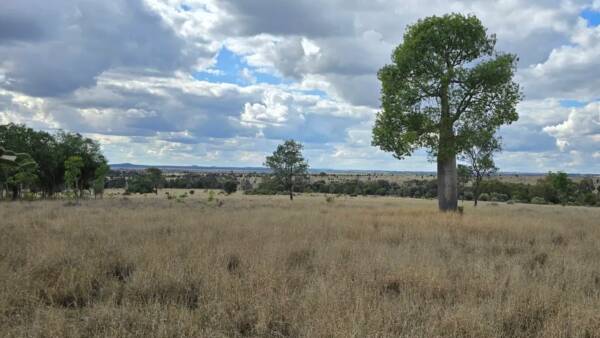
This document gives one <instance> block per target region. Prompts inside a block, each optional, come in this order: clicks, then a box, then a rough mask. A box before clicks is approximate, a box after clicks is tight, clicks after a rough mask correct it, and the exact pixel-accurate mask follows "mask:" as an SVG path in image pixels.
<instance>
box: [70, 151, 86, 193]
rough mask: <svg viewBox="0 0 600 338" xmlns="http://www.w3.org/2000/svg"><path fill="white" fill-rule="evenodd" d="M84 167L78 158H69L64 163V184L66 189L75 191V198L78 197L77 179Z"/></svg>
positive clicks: (81, 160)
mask: <svg viewBox="0 0 600 338" xmlns="http://www.w3.org/2000/svg"><path fill="white" fill-rule="evenodd" d="M84 165H85V164H84V163H83V159H82V158H81V157H80V156H71V157H69V158H68V159H67V160H66V161H65V183H66V185H67V187H69V188H71V189H73V190H74V191H75V196H76V197H79V195H78V191H79V178H80V177H81V169H82V168H83V166H84Z"/></svg>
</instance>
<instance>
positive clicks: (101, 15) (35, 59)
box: [0, 0, 213, 97]
mask: <svg viewBox="0 0 600 338" xmlns="http://www.w3.org/2000/svg"><path fill="white" fill-rule="evenodd" d="M34 8H35V10H33V9H34ZM0 13H2V14H0V15H2V17H0V22H3V25H5V26H9V27H7V29H2V31H3V33H2V34H3V35H0V60H3V61H0V70H1V71H0V73H3V77H4V84H3V87H4V88H6V89H10V90H14V91H19V92H22V93H25V94H28V95H32V96H44V97H49V96H58V95H64V94H68V93H70V92H72V91H74V90H76V89H79V88H82V87H91V86H94V85H95V83H96V79H97V77H98V76H99V75H100V74H102V73H103V72H104V71H107V70H111V69H117V68H121V69H128V70H132V71H136V72H139V71H145V72H154V73H165V74H169V73H172V72H174V71H176V70H179V69H188V68H190V67H191V66H192V65H194V64H195V63H196V62H197V60H196V59H197V58H201V57H208V58H212V57H213V54H212V53H210V52H209V51H208V50H207V49H206V48H205V47H203V46H195V48H194V49H193V50H191V49H189V48H188V45H187V44H186V41H185V40H184V39H182V37H181V36H179V35H178V34H177V33H176V32H175V31H174V30H173V29H172V28H171V27H170V26H169V25H168V24H166V23H165V22H164V20H163V19H162V18H161V16H160V15H158V14H157V13H155V12H153V11H152V10H151V9H150V8H149V7H148V6H147V5H146V4H145V3H144V2H143V1H126V0H115V1H90V0H85V1H71V0H57V1H52V2H48V1H8V2H6V1H3V2H2V3H1V4H0ZM6 16H8V17H9V18H10V19H9V20H8V21H4V20H3V18H4V17H6ZM23 27H30V28H27V29H23Z"/></svg>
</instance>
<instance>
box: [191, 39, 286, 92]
mask: <svg viewBox="0 0 600 338" xmlns="http://www.w3.org/2000/svg"><path fill="white" fill-rule="evenodd" d="M244 68H246V69H248V71H250V73H251V76H252V77H253V78H254V79H256V82H257V83H267V84H274V85H278V84H289V83H291V81H288V80H285V79H282V78H280V77H278V76H275V75H272V74H267V73H263V72H260V71H257V70H256V68H254V67H252V66H250V65H248V63H247V62H246V61H245V60H244V59H243V58H242V57H241V56H239V55H237V54H235V53H234V52H232V51H230V50H229V49H227V48H226V47H222V48H221V50H220V51H219V54H218V55H217V62H216V64H215V66H214V67H213V68H211V69H210V70H208V71H202V72H196V73H194V77H195V78H196V79H198V80H204V81H209V82H214V83H232V84H237V85H248V84H251V83H252V81H250V79H248V78H245V77H244V76H242V71H243V70H244Z"/></svg>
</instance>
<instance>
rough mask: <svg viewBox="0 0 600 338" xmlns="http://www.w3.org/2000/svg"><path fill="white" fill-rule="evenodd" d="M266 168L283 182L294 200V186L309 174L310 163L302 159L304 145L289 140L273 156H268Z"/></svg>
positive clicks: (278, 147)
mask: <svg viewBox="0 0 600 338" xmlns="http://www.w3.org/2000/svg"><path fill="white" fill-rule="evenodd" d="M265 166H267V167H269V168H271V170H272V171H273V176H274V177H275V178H276V179H277V180H278V181H280V182H281V184H282V185H283V186H284V187H285V189H286V190H287V191H289V193H290V200H293V199H294V185H295V183H296V181H297V180H298V179H299V178H304V177H306V175H307V174H308V163H306V161H305V160H304V157H302V145H301V144H300V143H297V142H296V141H294V140H287V141H285V142H284V143H283V144H280V145H279V146H277V150H275V151H274V152H273V155H272V156H267V160H266V162H265Z"/></svg>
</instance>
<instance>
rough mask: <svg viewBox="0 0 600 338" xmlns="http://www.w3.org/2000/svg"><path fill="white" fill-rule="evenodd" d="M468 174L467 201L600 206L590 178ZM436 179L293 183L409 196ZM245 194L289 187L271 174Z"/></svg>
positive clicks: (433, 193) (423, 192)
mask: <svg viewBox="0 0 600 338" xmlns="http://www.w3.org/2000/svg"><path fill="white" fill-rule="evenodd" d="M474 179H475V177H474V176H471V177H469V178H468V180H466V183H470V184H464V185H461V186H460V187H459V189H458V196H459V198H460V199H462V200H467V201H476V200H482V201H492V202H509V203H510V202H516V203H534V204H562V205H583V206H600V185H598V184H596V185H598V187H595V184H594V181H593V179H592V178H591V177H586V178H583V179H581V180H580V181H578V182H575V181H574V180H572V179H570V178H568V176H567V174H565V173H561V172H559V173H548V175H546V176H545V177H544V178H542V179H539V180H538V181H537V182H535V183H534V184H529V183H511V182H503V181H500V180H498V179H495V178H486V179H483V180H481V181H480V183H479V186H478V187H477V188H476V187H475V185H474V183H472V182H469V181H471V180H474ZM437 184H438V183H437V180H435V179H431V180H427V179H421V180H417V179H413V180H408V181H404V182H390V181H389V180H384V179H379V180H373V181H363V180H358V179H356V180H346V181H340V182H327V181H325V180H316V181H314V182H309V180H307V179H305V180H303V181H302V180H298V181H297V182H296V185H295V186H294V192H297V193H325V194H336V195H349V196H398V197H409V198H437V197H438V185H437ZM246 193H247V194H258V195H274V194H289V191H288V189H287V188H286V187H285V185H283V184H282V183H281V181H280V180H277V179H276V177H273V176H265V177H263V180H262V182H261V183H260V184H259V185H258V186H257V187H256V188H254V189H250V190H247V191H246Z"/></svg>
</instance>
